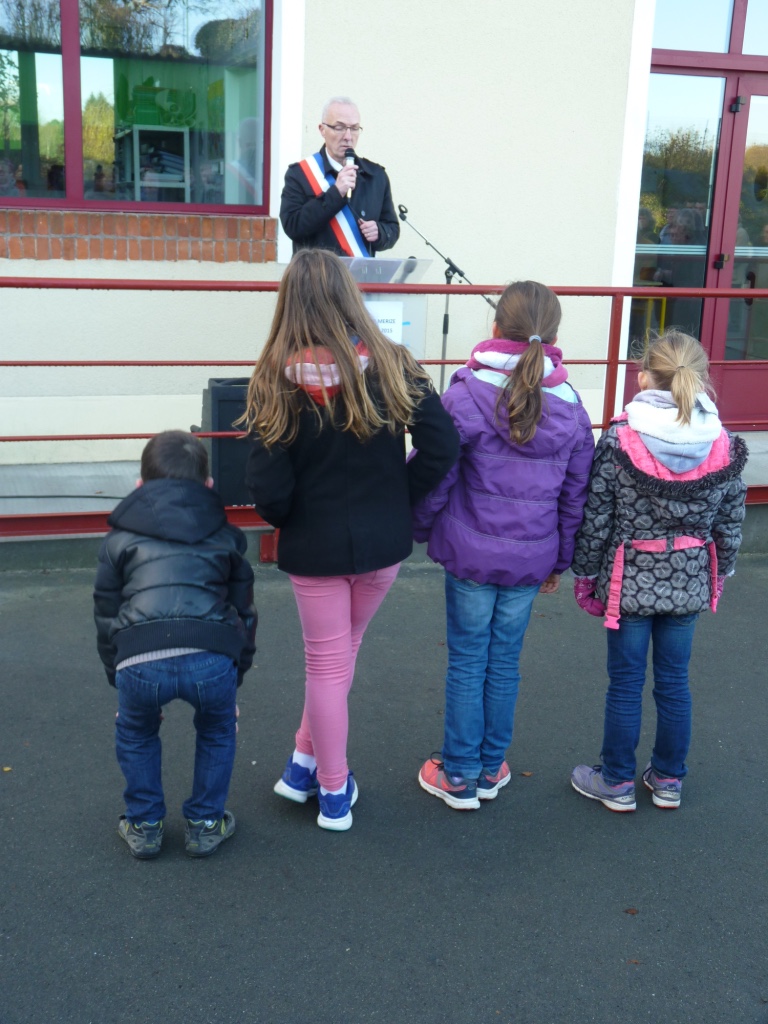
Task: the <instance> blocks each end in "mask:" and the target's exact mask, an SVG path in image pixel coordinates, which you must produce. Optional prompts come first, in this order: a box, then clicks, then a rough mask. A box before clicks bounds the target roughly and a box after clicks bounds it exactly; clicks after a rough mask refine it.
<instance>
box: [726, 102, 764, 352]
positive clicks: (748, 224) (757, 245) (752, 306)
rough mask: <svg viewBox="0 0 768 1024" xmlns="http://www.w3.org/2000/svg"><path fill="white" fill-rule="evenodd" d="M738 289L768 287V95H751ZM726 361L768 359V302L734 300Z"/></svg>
mask: <svg viewBox="0 0 768 1024" xmlns="http://www.w3.org/2000/svg"><path fill="white" fill-rule="evenodd" d="M733 287H734V288H746V289H750V290H751V289H752V288H768V97H766V96H752V98H751V100H750V108H749V122H748V125H747V143H746V148H745V152H744V172H743V175H742V181H741V198H740V201H739V228H738V233H737V236H736V250H735V253H734V262H733ZM725 357H726V359H768V299H754V300H753V299H750V298H747V299H745V300H743V301H742V300H741V299H732V300H731V303H730V307H729V315H728V334H727V339H726V349H725Z"/></svg>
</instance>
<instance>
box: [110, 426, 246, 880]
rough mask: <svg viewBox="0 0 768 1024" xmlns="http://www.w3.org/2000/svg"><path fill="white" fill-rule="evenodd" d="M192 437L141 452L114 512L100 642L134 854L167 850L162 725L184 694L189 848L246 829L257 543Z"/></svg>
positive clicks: (154, 442) (122, 831)
mask: <svg viewBox="0 0 768 1024" xmlns="http://www.w3.org/2000/svg"><path fill="white" fill-rule="evenodd" d="M212 487H213V480H212V479H211V477H210V476H209V475H208V454H207V452H206V450H205V448H204V447H203V445H202V444H201V442H200V441H199V439H198V438H196V437H195V436H194V435H193V434H187V433H185V432H184V431H182V430H166V431H164V432H163V433H161V434H157V435H156V436H155V437H153V438H152V439H151V440H150V441H149V443H148V444H147V446H146V447H145V448H144V451H143V452H142V456H141V479H140V480H139V481H138V482H137V485H136V490H135V491H133V492H132V493H131V494H129V495H128V497H127V498H125V499H124V500H123V501H121V502H120V504H119V505H118V506H117V508H116V509H115V510H114V511H113V512H112V514H111V515H110V517H109V519H108V520H107V522H108V523H109V525H110V526H111V527H112V530H111V532H110V533H108V534H107V536H106V537H105V538H104V541H103V543H102V546H101V550H100V552H99V567H98V572H97V574H96V586H95V589H94V595H93V598H94V606H95V619H96V629H97V633H98V638H97V646H98V650H99V654H100V656H101V660H102V661H103V662H104V666H105V668H106V670H107V678H108V680H109V682H110V683H111V684H112V686H116V687H117V691H118V713H117V722H116V727H115V738H116V746H117V760H118V763H119V764H120V767H121V769H122V771H123V775H124V776H125V781H126V788H125V792H124V794H123V795H124V798H125V814H124V815H122V816H121V818H120V822H119V825H118V834H119V835H120V836H121V837H122V838H123V839H124V840H125V841H126V843H127V844H128V846H129V848H130V851H131V853H132V854H133V856H134V857H138V858H140V859H142V860H147V859H149V858H151V857H156V856H157V855H158V854H159V853H160V847H161V844H162V841H163V818H164V817H165V801H164V797H163V785H162V779H161V744H160V722H161V721H162V717H163V716H162V708H163V705H164V704H167V703H168V702H169V701H172V700H174V699H175V698H176V697H178V698H180V699H181V700H185V701H187V703H189V704H191V705H192V706H193V707H194V709H195V719H194V721H195V729H196V731H197V742H196V747H195V772H194V779H193V783H192V796H191V797H190V798H189V799H188V800H187V801H186V802H185V804H184V807H183V811H184V817H185V818H186V825H185V829H184V832H185V845H186V850H187V853H188V854H189V856H190V857H207V856H209V855H210V854H212V853H215V851H216V849H217V848H218V847H219V845H220V844H221V843H222V842H223V841H224V840H225V839H228V838H229V837H230V836H231V835H232V834H233V832H234V831H235V818H234V815H233V814H232V812H231V811H228V810H225V809H224V804H225V802H226V798H227V793H228V792H229V783H230V779H231V776H232V767H233V764H234V760H235V732H236V729H237V726H236V717H237V707H236V703H235V698H236V692H237V687H238V686H239V685H240V683H241V682H242V680H243V675H244V674H245V673H246V672H247V671H248V669H249V668H250V667H251V664H252V662H253V654H254V651H255V646H254V640H255V635H256V622H257V615H256V609H255V608H254V606H253V570H252V569H251V566H250V565H249V563H248V562H247V561H246V559H245V557H244V552H245V549H246V539H245V536H244V535H243V533H242V531H241V530H239V529H238V528H237V527H236V526H230V525H229V523H228V522H227V517H226V513H225V511H224V506H223V504H222V501H221V498H220V497H219V495H218V494H217V493H216V492H215V491H214V490H212V489H211V488H212Z"/></svg>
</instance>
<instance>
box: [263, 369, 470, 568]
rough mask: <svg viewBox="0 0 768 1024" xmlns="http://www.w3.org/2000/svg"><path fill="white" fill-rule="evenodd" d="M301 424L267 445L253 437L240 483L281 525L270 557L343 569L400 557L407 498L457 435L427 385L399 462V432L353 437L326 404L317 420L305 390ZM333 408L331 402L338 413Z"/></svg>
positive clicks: (446, 459)
mask: <svg viewBox="0 0 768 1024" xmlns="http://www.w3.org/2000/svg"><path fill="white" fill-rule="evenodd" d="M304 400H305V402H306V407H305V409H304V410H303V411H302V413H301V421H300V426H299V433H298V436H297V437H296V440H295V441H294V442H293V443H292V444H291V445H288V446H280V445H274V446H273V447H272V448H271V449H267V448H265V447H264V445H263V444H262V443H261V441H260V440H258V439H252V441H251V444H252V448H251V452H250V455H249V458H248V466H247V471H246V483H247V486H248V490H249V492H250V494H251V497H252V498H253V502H254V505H255V506H256V511H257V512H258V513H259V515H261V516H262V517H263V518H264V519H266V520H267V522H268V523H271V524H272V525H273V526H276V527H279V528H280V539H279V541H278V553H277V564H278V567H279V568H280V569H283V570H285V571H286V572H289V573H293V574H294V575H297V576H348V575H353V574H354V575H359V574H361V573H365V572H373V571H374V570H376V569H383V568H385V567H386V566H389V565H395V564H396V563H398V562H401V561H402V560H403V559H404V558H407V556H408V555H409V554H410V553H411V551H412V550H413V540H412V528H411V506H412V505H413V504H415V503H416V502H417V501H419V499H420V498H423V497H424V496H425V495H426V494H428V493H429V491H431V490H432V488H433V487H435V486H436V485H437V484H438V483H439V482H440V480H442V478H443V477H444V476H445V474H446V473H447V472H448V470H449V469H450V468H451V466H452V465H453V464H454V462H455V461H456V459H457V457H458V454H459V436H458V434H457V432H456V428H455V427H454V425H453V421H452V420H451V417H450V416H449V415H448V413H447V412H446V411H445V409H444V408H443V405H442V403H441V401H440V397H439V395H437V394H436V393H435V392H434V391H433V390H432V389H431V388H430V390H429V391H427V392H425V394H424V397H423V398H422V400H421V401H420V403H419V405H418V407H417V410H416V415H415V417H414V422H413V425H412V426H411V428H410V431H411V434H412V437H413V444H414V447H415V448H417V449H418V452H417V454H416V456H415V457H414V458H412V459H411V460H410V462H408V463H407V464H406V461H405V437H404V432H403V431H399V432H398V433H397V434H391V433H390V432H389V431H388V430H386V429H383V430H380V431H378V433H376V434H375V435H374V436H373V437H372V438H370V439H369V440H368V441H365V442H363V441H359V440H358V439H357V438H356V437H355V435H354V434H353V433H351V431H348V430H341V429H335V428H334V426H333V425H332V423H331V422H330V417H329V416H328V413H327V412H324V418H323V425H322V429H320V430H318V421H317V416H316V414H315V413H314V412H313V411H312V400H311V399H310V398H305V399H304ZM339 416H340V413H339V412H338V411H337V417H339Z"/></svg>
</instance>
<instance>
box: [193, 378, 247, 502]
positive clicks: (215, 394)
mask: <svg viewBox="0 0 768 1024" xmlns="http://www.w3.org/2000/svg"><path fill="white" fill-rule="evenodd" d="M249 380H250V378H249V377H230V378H217V377H214V378H211V379H210V380H209V381H208V387H207V388H206V389H205V391H203V413H202V424H201V430H202V431H204V432H207V431H212V432H219V431H225V430H242V429H243V428H242V426H240V427H233V426H232V424H233V423H234V421H235V420H236V419H238V418H239V417H240V416H242V415H243V413H244V412H245V399H246V395H247V393H248V382H249ZM201 440H202V442H203V444H204V445H205V447H206V448H207V449H208V458H209V459H210V463H211V476H212V477H213V486H214V487H215V489H216V490H217V491H218V492H219V494H220V495H221V498H222V500H223V502H224V504H225V505H250V504H251V501H250V500H249V497H248V492H247V491H246V489H245V464H246V461H247V459H248V449H249V444H248V441H247V440H246V439H245V438H244V437H203V438H201Z"/></svg>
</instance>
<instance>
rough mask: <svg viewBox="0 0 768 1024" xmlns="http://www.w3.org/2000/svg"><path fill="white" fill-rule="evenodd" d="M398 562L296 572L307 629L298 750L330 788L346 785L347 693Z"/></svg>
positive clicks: (295, 586) (293, 578) (295, 588)
mask: <svg viewBox="0 0 768 1024" xmlns="http://www.w3.org/2000/svg"><path fill="white" fill-rule="evenodd" d="M399 568H400V566H399V565H390V566H388V567H387V568H386V569H377V570H376V571H375V572H366V573H362V574H361V575H360V576H291V577H290V580H291V584H292V585H293V593H294V594H295V596H296V604H297V606H298V609H299V618H300V619H301V628H302V632H303V633H304V656H305V659H306V668H307V681H306V692H305V697H304V714H303V716H302V719H301V725H300V726H299V731H298V732H297V733H296V749H297V750H298V751H299V753H302V754H312V755H314V757H315V759H316V760H317V778H318V781H319V782H320V785H321V786H324V787H325V789H330V790H335V789H340V788H341V787H342V786H344V785H345V784H346V781H347V772H348V771H349V769H348V767H347V732H348V729H349V716H348V713H347V695H348V694H349V691H350V689H351V687H352V679H353V677H354V674H355V661H356V659H357V652H358V651H359V649H360V643H361V641H362V639H363V634H364V633H365V630H366V628H367V626H368V623H369V622H370V621H371V619H372V618H373V616H374V615H375V614H376V611H377V609H378V608H379V605H380V604H381V602H382V601H383V600H384V598H385V597H386V596H387V591H388V590H389V588H390V587H391V586H392V584H393V583H394V581H395V577H396V576H397V571H398V569H399Z"/></svg>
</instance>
